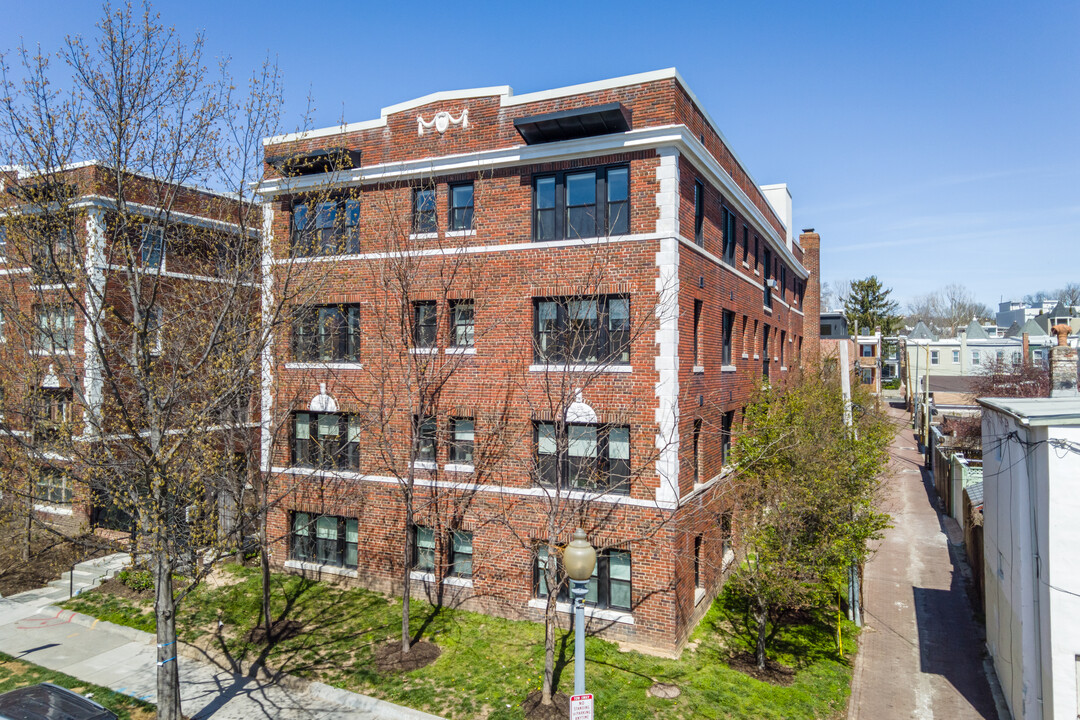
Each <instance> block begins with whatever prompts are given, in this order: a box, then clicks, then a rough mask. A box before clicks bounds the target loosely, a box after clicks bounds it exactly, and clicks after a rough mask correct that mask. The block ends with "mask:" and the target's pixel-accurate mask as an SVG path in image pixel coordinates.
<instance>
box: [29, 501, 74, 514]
mask: <svg viewBox="0 0 1080 720" xmlns="http://www.w3.org/2000/svg"><path fill="white" fill-rule="evenodd" d="M34 509H35V510H37V511H38V512H43V513H49V514H50V515H74V514H75V513H74V511H73V510H72V509H71V508H70V507H62V506H60V505H51V504H48V505H47V504H45V503H34Z"/></svg>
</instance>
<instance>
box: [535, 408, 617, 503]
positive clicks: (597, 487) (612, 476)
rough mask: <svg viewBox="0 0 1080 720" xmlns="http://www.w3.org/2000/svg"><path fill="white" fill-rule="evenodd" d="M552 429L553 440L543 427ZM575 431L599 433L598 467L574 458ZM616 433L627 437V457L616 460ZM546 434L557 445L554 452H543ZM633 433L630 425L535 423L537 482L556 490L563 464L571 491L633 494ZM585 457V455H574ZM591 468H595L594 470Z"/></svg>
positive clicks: (564, 478) (596, 447)
mask: <svg viewBox="0 0 1080 720" xmlns="http://www.w3.org/2000/svg"><path fill="white" fill-rule="evenodd" d="M546 427H550V428H552V430H551V432H550V438H549V439H548V434H547V433H544V432H543V431H542V430H541V428H546ZM574 428H591V429H592V430H593V431H594V432H595V437H596V444H595V451H596V457H595V464H592V463H588V462H587V461H578V467H575V461H573V460H572V459H571V457H572V456H571V453H570V445H571V443H572V442H573V439H572V437H571V436H572V435H573V433H574ZM613 432H618V433H620V434H625V444H626V451H625V452H626V457H625V458H619V457H613V456H612V454H611V451H612V445H613V442H612V438H611V435H612V433H613ZM542 435H544V436H545V439H548V442H552V441H553V442H554V444H555V451H554V452H553V453H550V452H549V453H542V452H541V451H540V442H541V436H542ZM631 452H632V449H631V432H630V426H629V425H615V424H608V423H567V422H562V423H554V422H547V421H539V420H538V421H535V422H534V423H533V457H534V458H535V460H536V470H537V473H536V474H537V481H538V484H540V485H545V486H548V487H553V486H554V485H555V484H556V482H557V481H558V478H559V475H560V473H559V465H561V466H562V472H561V477H562V479H563V481H564V483H565V484H566V485H567V486H568V487H570V488H580V489H584V490H593V491H598V492H606V493H614V494H617V495H628V494H629V493H630V460H631ZM573 457H584V456H573ZM590 465H591V467H590ZM580 473H586V474H588V475H589V476H591V477H592V478H593V479H594V480H595V482H589V480H588V478H587V477H586V478H582V477H581V476H580Z"/></svg>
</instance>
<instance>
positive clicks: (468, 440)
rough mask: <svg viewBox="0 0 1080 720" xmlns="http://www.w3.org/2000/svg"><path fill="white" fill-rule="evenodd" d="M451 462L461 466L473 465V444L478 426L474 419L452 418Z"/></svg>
mask: <svg viewBox="0 0 1080 720" xmlns="http://www.w3.org/2000/svg"><path fill="white" fill-rule="evenodd" d="M450 434H451V438H452V440H451V442H450V462H452V463H457V464H459V465H472V464H473V444H474V443H475V441H476V424H475V421H474V420H473V419H472V418H464V417H459V418H450Z"/></svg>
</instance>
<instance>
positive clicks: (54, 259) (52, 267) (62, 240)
mask: <svg viewBox="0 0 1080 720" xmlns="http://www.w3.org/2000/svg"><path fill="white" fill-rule="evenodd" d="M60 222H63V220H57V221H54V222H51V223H44V224H42V225H41V226H40V227H38V228H37V231H38V232H40V233H42V235H44V237H43V238H41V239H40V240H38V241H37V242H35V243H34V246H33V250H32V252H31V256H30V264H31V266H32V267H33V270H34V279H35V281H36V282H40V283H59V282H62V281H63V280H64V279H66V278H70V276H71V271H72V270H73V269H74V265H75V250H74V248H73V247H72V244H71V231H70V229H69V228H68V227H67V226H66V225H60V224H59V223H60Z"/></svg>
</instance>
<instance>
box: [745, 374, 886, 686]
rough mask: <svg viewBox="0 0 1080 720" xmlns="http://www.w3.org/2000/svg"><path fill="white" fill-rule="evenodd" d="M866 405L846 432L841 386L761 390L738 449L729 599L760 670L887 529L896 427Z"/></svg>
mask: <svg viewBox="0 0 1080 720" xmlns="http://www.w3.org/2000/svg"><path fill="white" fill-rule="evenodd" d="M864 400H865V398H863V397H859V396H857V397H856V402H855V405H854V407H855V410H856V411H855V412H854V413H853V416H854V418H855V420H854V423H853V426H851V427H849V426H847V425H846V424H845V422H844V398H843V395H842V393H841V391H840V387H839V386H838V385H837V384H836V383H832V382H828V381H826V380H821V379H818V378H816V377H806V378H804V379H802V380H800V381H799V382H798V383H797V384H795V385H793V386H790V387H789V388H788V389H786V390H783V391H781V390H778V389H776V388H773V387H769V386H765V387H763V388H762V390H761V391H760V393H759V394H758V396H757V398H756V399H755V400H754V402H752V403H751V404H750V405H749V406H748V407H747V409H746V414H745V417H744V426H743V428H742V431H741V432H740V433H739V435H738V437H737V438H736V441H735V446H734V457H735V461H736V463H737V466H738V467H739V469H740V472H739V480H738V483H737V489H738V495H739V501H740V504H741V506H742V507H743V508H745V509H746V512H747V517H746V523H745V529H744V531H743V538H742V546H743V548H745V550H746V557H745V560H744V562H743V563H742V564H741V565H740V566H739V568H738V569H737V570H736V571H735V572H734V574H733V576H732V579H731V581H730V582H729V585H728V592H730V593H733V594H734V596H735V600H736V602H737V605H739V606H741V607H742V609H743V610H744V620H745V622H744V623H743V627H742V628H741V629H742V630H743V631H745V633H746V637H747V640H748V641H749V642H750V644H751V645H752V646H753V647H754V649H755V655H756V659H757V664H758V667H761V668H764V667H765V662H766V658H767V652H768V647H769V644H770V642H771V641H772V639H773V638H774V637H775V635H776V632H777V631H778V630H779V629H780V628H781V627H782V626H783V625H784V624H785V622H786V621H787V620H788V619H789V618H790V617H791V616H792V614H793V613H794V612H795V611H797V610H801V609H806V608H812V607H819V606H822V605H824V604H826V603H827V602H828V601H829V599H830V598H832V597H835V596H836V592H837V591H838V590H839V589H840V588H841V587H842V586H843V583H844V582H845V580H846V571H847V568H848V567H850V566H851V565H852V564H861V563H862V562H864V561H865V560H866V558H867V556H868V553H869V550H868V543H869V541H870V540H873V539H875V538H877V537H879V536H880V534H881V531H882V530H883V529H884V528H885V527H887V525H888V521H889V517H888V515H886V514H885V513H883V512H881V511H880V510H878V509H877V505H876V499H877V495H878V488H879V479H878V478H879V476H880V474H881V472H882V471H883V470H884V468H885V465H886V463H887V462H888V453H887V448H888V444H889V441H890V439H891V438H892V429H891V426H890V424H889V423H888V421H887V419H886V418H885V417H884V416H882V415H881V414H879V413H876V412H874V411H872V410H870V409H866V410H863V409H862V408H869V407H870V404H869V403H868V402H864Z"/></svg>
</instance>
